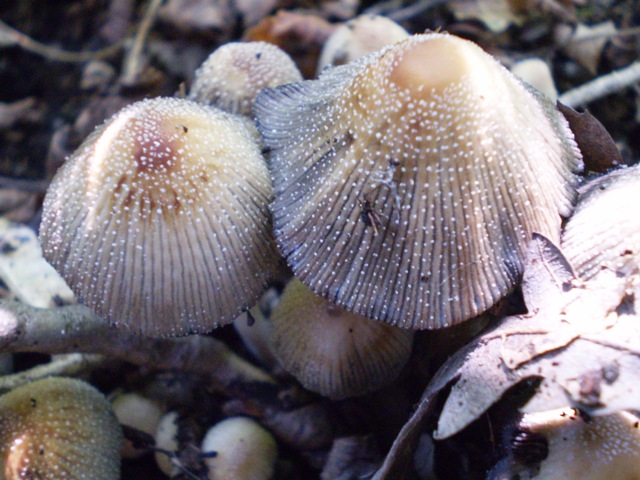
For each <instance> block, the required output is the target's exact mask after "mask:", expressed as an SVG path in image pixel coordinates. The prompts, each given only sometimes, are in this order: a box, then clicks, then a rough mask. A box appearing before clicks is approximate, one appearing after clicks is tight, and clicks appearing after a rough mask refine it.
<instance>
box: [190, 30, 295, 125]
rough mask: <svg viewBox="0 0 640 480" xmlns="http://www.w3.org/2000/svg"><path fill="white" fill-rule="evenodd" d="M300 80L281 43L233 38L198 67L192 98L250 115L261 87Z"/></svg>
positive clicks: (191, 93) (191, 92)
mask: <svg viewBox="0 0 640 480" xmlns="http://www.w3.org/2000/svg"><path fill="white" fill-rule="evenodd" d="M300 80H302V74H301V73H300V70H298V67H297V66H296V64H295V63H294V62H293V60H292V59H291V57H289V55H288V54H287V53H286V52H285V51H284V50H282V49H281V48H280V47H277V46H276V45H273V44H271V43H267V42H232V43H227V44H225V45H222V46H221V47H219V48H217V49H216V50H215V51H214V52H213V53H212V54H211V55H209V57H208V58H207V59H206V60H205V62H204V63H203V64H202V65H201V66H200V68H198V70H197V71H196V73H195V77H194V80H193V85H192V86H191V89H190V91H189V98H190V99H191V100H195V101H196V102H199V103H204V104H207V105H214V106H216V107H218V108H220V109H222V110H225V111H227V112H230V113H237V114H240V115H247V116H251V115H252V113H253V102H254V101H255V98H256V95H258V92H259V91H260V90H262V89H263V88H265V87H276V86H278V85H283V84H285V83H290V82H299V81H300Z"/></svg>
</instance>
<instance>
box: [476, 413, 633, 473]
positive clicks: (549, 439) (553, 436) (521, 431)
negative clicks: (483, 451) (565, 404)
mask: <svg viewBox="0 0 640 480" xmlns="http://www.w3.org/2000/svg"><path fill="white" fill-rule="evenodd" d="M639 422H640V418H638V417H637V416H636V415H633V414H631V413H629V412H625V411H621V412H618V413H615V414H612V415H606V416H598V417H586V418H585V417H584V416H583V415H581V414H580V412H578V411H576V410H574V409H572V408H564V409H559V410H551V411H548V412H540V413H535V414H526V415H524V417H523V418H522V420H521V421H520V424H519V425H518V428H517V429H516V431H515V432H514V433H513V435H511V445H510V451H509V457H508V458H507V459H506V460H505V461H503V462H501V463H499V464H498V465H497V466H496V468H494V469H493V470H492V472H491V473H490V474H489V477H488V478H489V479H490V480H511V479H513V478H520V479H523V480H524V479H529V478H540V479H544V480H555V479H558V480H565V479H577V478H579V479H581V480H611V479H616V480H631V479H636V478H639V474H638V472H640V430H639V429H638V424H639Z"/></svg>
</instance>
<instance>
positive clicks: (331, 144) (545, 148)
mask: <svg viewBox="0 0 640 480" xmlns="http://www.w3.org/2000/svg"><path fill="white" fill-rule="evenodd" d="M255 113H256V116H257V120H258V123H257V124H258V129H259V131H260V133H261V135H262V137H263V141H264V143H265V145H266V146H267V147H269V148H270V149H271V154H270V170H271V174H272V179H273V182H274V191H275V195H276V198H275V200H274V202H273V204H272V207H271V209H272V213H273V216H274V228H275V235H276V241H277V243H278V245H279V247H280V250H281V252H282V253H283V254H284V256H285V258H286V260H287V262H288V264H289V265H290V267H291V268H292V270H293V272H294V274H295V275H296V277H298V278H299V279H300V280H301V281H302V282H303V283H305V284H306V285H307V286H308V287H309V288H311V289H312V290H313V291H314V292H316V293H318V294H320V295H322V296H324V297H326V298H328V299H329V300H331V301H332V302H335V303H337V304H338V305H340V306H342V307H344V308H345V309H346V310H349V311H352V312H354V313H358V314H360V315H365V316H367V317H370V318H374V319H378V320H384V321H386V322H389V323H391V324H394V325H398V326H401V327H411V328H430V329H433V328H440V327H446V326H449V325H453V324H456V323H460V322H462V321H464V320H467V319H469V318H471V317H474V316H476V315H478V314H479V313H481V312H483V311H485V310H486V309H488V308H489V307H491V306H492V305H493V304H495V302H497V301H498V300H499V299H500V298H502V297H503V296H504V295H505V294H506V293H508V292H509V291H510V290H511V289H512V288H513V287H514V286H515V285H516V284H517V282H518V281H519V279H520V276H521V274H522V270H523V261H524V256H525V252H526V249H527V245H528V242H529V239H530V238H531V234H532V232H534V231H536V232H540V233H542V234H543V235H545V236H547V237H548V238H550V239H552V240H554V241H558V240H559V234H560V223H561V216H567V215H569V214H570V212H571V210H572V204H573V202H574V200H575V188H574V185H575V184H576V183H577V176H576V175H575V172H576V171H578V170H580V168H581V167H582V161H581V155H580V152H579V150H578V148H577V147H576V144H575V141H574V139H573V135H572V133H571V131H570V130H569V128H568V125H567V123H566V121H565V119H564V118H563V117H562V116H561V115H560V114H559V113H558V112H557V110H556V109H555V106H554V105H552V104H550V103H549V101H548V100H547V99H546V98H545V97H543V96H541V95H539V94H537V93H536V92H534V91H533V90H530V89H529V88H528V87H526V86H524V85H523V84H522V83H521V82H520V81H519V80H518V79H517V78H516V77H515V76H513V75H512V74H511V73H510V72H509V71H508V70H506V69H505V68H504V67H502V66H501V65H500V64H499V63H498V62H497V61H496V60H494V59H493V58H492V57H491V56H490V55H488V54H487V53H485V52H484V51H483V50H482V49H481V48H480V47H478V46H477V45H475V44H473V43H472V42H470V41H467V40H463V39H460V38H457V37H455V36H453V35H448V34H443V33H429V34H424V35H415V36H412V37H410V38H408V39H407V40H404V41H401V42H398V43H396V44H394V45H392V46H389V47H387V48H385V49H383V50H381V51H380V52H378V53H373V54H371V55H368V56H366V57H364V58H362V59H361V60H358V61H355V62H352V63H350V64H348V65H344V66H340V67H335V68H333V69H330V70H328V71H326V72H325V73H324V74H323V75H322V76H321V77H320V78H319V79H318V80H311V81H305V82H301V83H296V84H289V85H284V86H281V87H277V88H275V89H270V88H267V89H264V90H263V91H262V92H261V93H260V94H259V95H258V98H257V99H256V105H255Z"/></svg>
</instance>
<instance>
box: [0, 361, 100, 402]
mask: <svg viewBox="0 0 640 480" xmlns="http://www.w3.org/2000/svg"><path fill="white" fill-rule="evenodd" d="M104 362H105V357H103V356H102V355H85V354H83V353H71V354H69V355H64V356H62V357H61V358H57V359H54V360H51V362H49V363H45V364H43V365H38V366H36V367H33V368H31V369H29V370H24V371H22V372H18V373H14V374H13V375H5V376H2V377H0V393H1V392H8V391H9V390H13V389H14V388H16V387H19V386H21V385H25V384H27V383H29V382H33V381H34V380H39V379H41V378H45V377H50V376H52V375H68V376H75V375H78V374H80V373H83V372H86V371H89V370H91V369H93V368H94V367H96V366H98V365H101V364H103V363H104Z"/></svg>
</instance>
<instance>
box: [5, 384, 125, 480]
mask: <svg viewBox="0 0 640 480" xmlns="http://www.w3.org/2000/svg"><path fill="white" fill-rule="evenodd" d="M121 444H122V431H121V429H120V425H119V424H118V420H117V419H116V416H115V415H114V413H113V411H112V410H111V406H110V405H109V402H107V400H106V399H105V398H104V396H103V395H102V394H101V393H100V392H99V391H98V390H96V389H95V388H94V387H92V386H91V385H89V384H87V383H85V382H82V381H80V380H75V379H71V378H59V377H52V378H46V379H44V380H37V381H34V382H32V383H29V384H27V385H24V386H21V387H18V388H16V389H15V390H12V391H11V392H9V393H7V394H5V395H2V396H1V397H0V478H3V479H7V480H10V479H11V480H14V479H16V480H17V479H24V480H30V479H36V478H37V479H42V480H60V479H65V480H76V479H77V480H80V479H82V480H89V479H91V480H117V479H118V478H120V453H119V452H120V446H121Z"/></svg>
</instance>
